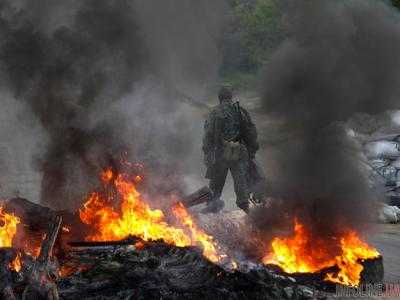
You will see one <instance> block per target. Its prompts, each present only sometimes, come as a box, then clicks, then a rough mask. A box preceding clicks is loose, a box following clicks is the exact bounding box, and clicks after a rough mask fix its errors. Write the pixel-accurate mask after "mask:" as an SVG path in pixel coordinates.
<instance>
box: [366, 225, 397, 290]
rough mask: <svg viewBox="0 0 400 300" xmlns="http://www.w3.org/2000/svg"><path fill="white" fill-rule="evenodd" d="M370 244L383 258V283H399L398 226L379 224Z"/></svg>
mask: <svg viewBox="0 0 400 300" xmlns="http://www.w3.org/2000/svg"><path fill="white" fill-rule="evenodd" d="M370 242H371V243H372V244H373V245H374V246H375V247H376V248H377V249H378V250H379V252H380V253H381V254H382V256H383V263H384V269H385V278H384V281H385V283H400V224H379V225H377V227H376V230H375V232H374V233H373V234H371V236H370Z"/></svg>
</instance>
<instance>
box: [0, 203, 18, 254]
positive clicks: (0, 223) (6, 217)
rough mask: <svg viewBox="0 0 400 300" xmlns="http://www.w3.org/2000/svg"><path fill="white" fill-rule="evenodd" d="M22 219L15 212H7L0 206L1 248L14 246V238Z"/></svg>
mask: <svg viewBox="0 0 400 300" xmlns="http://www.w3.org/2000/svg"><path fill="white" fill-rule="evenodd" d="M20 222H21V221H20V219H19V218H18V217H16V216H15V215H13V214H7V213H6V212H4V211H3V208H2V207H1V206H0V248H2V247H12V240H13V238H14V236H15V234H16V233H17V225H18V224H19V223H20Z"/></svg>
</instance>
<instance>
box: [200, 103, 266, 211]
mask: <svg viewBox="0 0 400 300" xmlns="http://www.w3.org/2000/svg"><path fill="white" fill-rule="evenodd" d="M243 123H245V124H246V126H243V125H244V124H243ZM224 141H232V142H239V143H240V145H239V148H238V153H239V156H238V159H236V160H231V161H227V160H226V159H224ZM257 150H258V143H257V131H256V128H255V126H254V124H253V123H252V122H251V119H250V115H249V114H248V112H247V111H246V110H245V109H244V108H242V107H240V106H239V103H233V102H232V100H231V99H223V100H221V103H220V104H219V105H218V106H216V107H215V108H213V109H211V111H210V113H209V115H208V117H207V119H206V122H205V125H204V137H203V151H204V158H205V164H206V166H207V174H206V178H208V179H210V189H211V191H212V192H213V196H214V197H213V200H217V199H219V198H220V196H221V193H222V189H223V187H224V184H225V180H226V176H227V174H228V170H230V171H231V174H232V177H233V182H234V188H235V193H236V204H237V205H238V207H240V208H242V209H244V210H247V208H248V201H249V186H248V170H249V158H251V157H254V155H255V153H256V151H257Z"/></svg>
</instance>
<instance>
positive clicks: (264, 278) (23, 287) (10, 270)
mask: <svg viewBox="0 0 400 300" xmlns="http://www.w3.org/2000/svg"><path fill="white" fill-rule="evenodd" d="M4 207H5V210H6V211H7V212H9V213H11V212H13V213H16V214H17V213H18V214H19V215H20V216H21V224H24V225H23V227H24V228H25V233H24V235H25V236H27V235H28V234H32V235H33V236H35V237H39V242H38V245H39V246H38V247H39V249H38V251H36V253H33V251H32V252H27V251H25V250H26V249H25V250H24V248H23V244H20V245H21V248H19V247H14V245H13V247H8V248H1V249H0V277H1V284H0V294H1V296H2V297H5V298H6V299H78V298H84V299H99V298H101V299H159V298H163V299H197V298H200V299H205V298H210V299H216V298H218V299H219V298H221V299H222V298H228V299H315V298H317V299H318V298H324V297H325V296H324V294H322V293H321V294H319V293H317V292H316V291H314V289H313V288H312V287H307V286H306V285H302V284H299V283H297V282H296V280H295V279H293V278H291V277H289V276H284V275H282V274H278V273H279V272H276V271H275V270H272V269H269V268H267V267H265V266H263V265H255V264H253V265H252V267H251V268H249V267H247V266H246V265H243V266H241V265H239V266H235V267H234V268H230V269H228V268H224V266H223V265H219V264H215V263H213V262H211V261H210V260H208V259H207V258H205V257H204V256H203V255H202V249H200V248H198V247H193V246H188V247H178V246H174V245H171V244H166V243H164V242H163V241H143V240H141V239H137V238H133V239H132V242H129V243H122V242H121V243H118V242H113V243H110V245H107V242H102V243H99V244H96V242H89V243H88V244H87V245H85V243H86V242H82V243H83V244H84V246H79V243H77V244H78V245H75V246H74V243H71V242H69V241H70V240H71V238H73V237H74V234H72V237H71V232H74V231H73V229H71V231H69V230H62V229H63V228H65V227H68V226H71V224H73V222H74V221H75V219H74V218H75V215H74V214H67V213H65V212H56V211H52V210H50V209H48V208H45V207H42V206H40V205H37V204H33V203H31V202H29V201H27V200H25V199H21V198H17V199H11V200H9V201H8V202H7V203H6V204H4ZM33 212H34V213H33ZM61 215H63V216H64V220H63V224H64V225H61V223H60V221H61V219H62V218H61V217H60V216H61ZM46 222H47V226H45V223H46ZM40 237H42V238H40ZM77 237H78V235H77ZM22 240H23V239H22ZM90 243H92V244H93V245H90ZM75 244H76V243H75ZM69 245H73V246H69ZM78 246H79V247H78ZM51 253H52V254H53V255H51Z"/></svg>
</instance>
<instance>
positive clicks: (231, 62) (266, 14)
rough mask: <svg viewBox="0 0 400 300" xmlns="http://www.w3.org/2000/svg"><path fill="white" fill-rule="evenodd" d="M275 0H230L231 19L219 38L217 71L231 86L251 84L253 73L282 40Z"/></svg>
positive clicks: (279, 18) (279, 16)
mask: <svg viewBox="0 0 400 300" xmlns="http://www.w3.org/2000/svg"><path fill="white" fill-rule="evenodd" d="M276 1H277V0H231V1H230V3H231V6H232V13H233V15H232V20H231V24H230V26H228V29H227V31H226V33H225V36H224V40H223V43H222V44H223V47H222V48H223V59H224V60H223V64H222V68H221V75H222V76H223V77H224V79H227V80H229V81H235V82H236V81H237V84H236V83H234V85H235V86H237V85H239V86H241V87H243V88H244V87H246V86H248V87H249V86H251V85H254V78H255V77H256V76H255V75H256V74H257V73H258V72H259V71H260V69H261V68H262V66H263V65H264V64H265V62H266V61H267V60H268V58H269V56H270V55H271V52H272V49H273V48H274V47H275V46H276V45H277V44H278V43H279V42H280V41H281V40H282V38H283V33H282V28H281V15H280V11H279V8H278V4H277V2H276Z"/></svg>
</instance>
